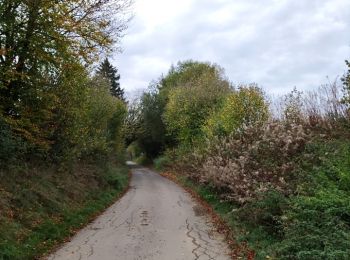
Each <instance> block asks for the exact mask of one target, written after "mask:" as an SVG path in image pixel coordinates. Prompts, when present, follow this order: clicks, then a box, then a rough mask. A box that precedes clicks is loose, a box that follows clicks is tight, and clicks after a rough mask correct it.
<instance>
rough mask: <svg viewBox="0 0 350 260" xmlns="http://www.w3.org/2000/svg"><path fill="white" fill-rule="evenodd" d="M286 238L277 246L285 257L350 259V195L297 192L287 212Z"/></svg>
mask: <svg viewBox="0 0 350 260" xmlns="http://www.w3.org/2000/svg"><path fill="white" fill-rule="evenodd" d="M283 225H284V229H283V232H284V239H283V240H282V241H281V242H280V243H279V244H278V246H277V250H276V251H277V255H278V256H279V257H281V258H283V259H344V260H345V259H350V196H349V194H346V193H344V192H341V191H337V190H327V189H325V190H320V191H319V192H317V194H315V195H314V196H297V197H295V198H293V199H292V201H291V205H290V206H289V207H288V209H287V210H286V212H285V221H284V223H283Z"/></svg>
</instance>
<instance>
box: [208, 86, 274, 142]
mask: <svg viewBox="0 0 350 260" xmlns="http://www.w3.org/2000/svg"><path fill="white" fill-rule="evenodd" d="M268 117H269V107H268V103H267V102H266V100H265V97H264V93H263V91H262V90H261V89H260V88H259V87H258V86H257V85H256V84H250V85H248V86H245V85H242V86H239V87H238V89H237V90H235V91H233V92H232V93H231V94H229V95H227V97H226V98H225V100H224V102H223V104H222V106H221V107H220V108H219V109H217V110H216V111H214V113H212V115H211V116H210V117H209V118H208V119H207V122H206V124H205V125H204V127H203V130H204V132H205V133H206V135H207V137H209V138H212V137H213V136H218V137H226V136H229V135H230V134H233V133H236V132H243V131H244V129H246V128H248V127H251V126H258V125H259V124H261V123H264V122H266V121H267V119H268Z"/></svg>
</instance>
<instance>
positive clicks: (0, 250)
mask: <svg viewBox="0 0 350 260" xmlns="http://www.w3.org/2000/svg"><path fill="white" fill-rule="evenodd" d="M39 172H40V173H39ZM128 172H129V171H128V168H127V167H124V166H120V167H117V166H115V165H108V166H104V167H103V168H102V169H101V168H100V167H96V166H92V165H90V166H89V167H86V166H85V167H83V168H81V167H79V170H78V171H74V172H73V173H60V176H59V177H58V176H56V175H57V172H56V171H52V172H50V171H48V172H46V175H45V174H43V172H42V170H39V171H38V172H37V173H36V174H32V175H27V176H18V177H19V178H17V179H16V181H15V183H14V181H12V182H11V181H10V179H11V178H9V177H8V176H7V177H5V178H3V179H2V180H1V182H0V185H1V186H0V259H3V260H7V259H11V260H12V259H37V258H39V257H40V256H43V255H44V254H46V253H48V252H49V251H50V250H52V249H53V248H55V247H56V246H57V245H59V244H60V243H62V242H64V241H65V240H67V239H68V238H69V237H71V236H72V235H74V234H75V233H76V232H77V231H78V230H80V229H81V228H82V227H84V226H85V225H87V224H88V223H89V222H90V221H91V220H93V219H94V218H95V217H96V216H97V215H99V214H100V213H101V212H102V211H103V210H104V209H106V208H107V207H108V206H109V205H111V204H112V203H113V202H115V200H116V198H119V197H120V196H121V195H122V194H123V192H125V191H126V190H127V187H128V183H129V179H130V178H129V174H128ZM12 180H13V178H12Z"/></svg>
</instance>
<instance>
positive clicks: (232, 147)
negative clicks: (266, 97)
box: [187, 122, 310, 203]
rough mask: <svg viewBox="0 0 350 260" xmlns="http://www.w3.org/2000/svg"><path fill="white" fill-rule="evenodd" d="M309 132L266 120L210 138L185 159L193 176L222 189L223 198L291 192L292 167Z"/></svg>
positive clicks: (242, 200) (238, 199)
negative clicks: (235, 133) (275, 191)
mask: <svg viewBox="0 0 350 260" xmlns="http://www.w3.org/2000/svg"><path fill="white" fill-rule="evenodd" d="M309 140H310V135H309V134H308V133H307V131H306V129H305V128H304V127H303V125H301V124H284V123H281V122H269V123H266V124H264V125H263V126H260V127H248V128H247V129H245V131H244V133H243V134H240V135H232V136H230V137H227V138H224V139H221V140H216V141H212V142H211V143H210V146H209V148H208V149H207V150H206V151H204V152H203V151H202V152H201V153H194V154H192V155H191V157H190V159H189V160H188V161H187V165H188V164H191V165H192V167H191V170H193V169H195V168H197V169H198V167H199V170H197V171H193V172H192V174H191V175H192V176H191V177H193V178H196V179H199V180H200V181H201V182H206V183H211V184H212V185H214V186H215V187H216V188H218V189H220V190H222V191H223V192H224V194H225V196H224V197H225V199H229V200H233V201H236V202H239V203H245V202H247V201H250V200H252V199H254V198H256V197H257V196H258V195H259V194H260V193H262V192H265V191H267V190H270V189H275V190H277V191H279V192H282V193H283V194H290V193H292V192H293V187H294V186H293V182H294V180H295V177H296V176H295V174H294V172H295V171H294V169H295V168H296V167H297V166H298V161H299V160H300V159H301V158H300V157H301V156H302V152H303V151H304V149H305V145H306V144H307V142H308V141H309Z"/></svg>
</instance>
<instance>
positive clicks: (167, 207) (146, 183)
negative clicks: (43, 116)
mask: <svg viewBox="0 0 350 260" xmlns="http://www.w3.org/2000/svg"><path fill="white" fill-rule="evenodd" d="M227 254H228V247H227V245H226V244H225V242H223V237H222V236H221V235H219V234H218V233H217V232H215V231H214V229H213V226H212V224H211V222H210V219H209V217H207V216H206V215H205V212H204V210H202V209H201V208H200V207H199V206H198V205H196V203H195V202H194V201H193V199H192V198H191V197H190V195H188V194H187V193H186V192H185V191H184V190H183V189H182V188H180V187H179V186H177V185H176V184H174V183H173V182H171V181H169V180H167V179H166V178H163V177H161V176H160V175H159V174H157V173H154V172H152V171H151V170H149V169H146V168H134V169H133V177H132V180H131V187H130V190H129V192H128V193H127V194H126V195H125V196H124V197H123V198H121V199H120V200H119V201H118V202H117V203H115V204H114V205H113V206H111V207H110V208H109V209H108V210H107V211H106V212H105V213H104V214H102V215H101V216H100V217H99V218H97V219H96V220H95V221H94V222H93V223H91V224H90V225H89V226H87V227H86V228H85V229H83V230H82V231H80V232H79V233H78V234H77V235H76V236H75V237H73V239H72V240H71V242H68V243H67V244H65V245H64V246H63V247H62V248H60V249H59V250H58V251H57V252H55V253H54V254H52V255H50V256H49V257H48V259H50V260H70V259H72V260H74V259H77V260H78V259H81V260H83V259H96V260H107V259H108V260H109V259H111V260H114V259H118V260H119V259H120V260H129V259H130V260H134V259H159V260H172V259H174V260H175V259H184V260H191V259H215V260H221V259H230V258H229V256H228V255H227Z"/></svg>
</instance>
